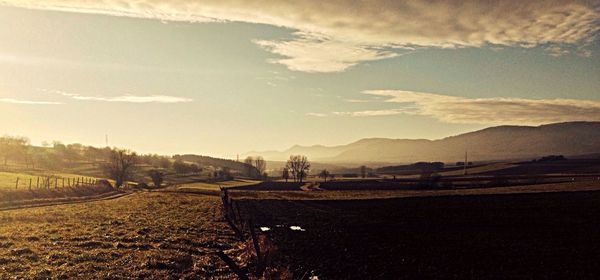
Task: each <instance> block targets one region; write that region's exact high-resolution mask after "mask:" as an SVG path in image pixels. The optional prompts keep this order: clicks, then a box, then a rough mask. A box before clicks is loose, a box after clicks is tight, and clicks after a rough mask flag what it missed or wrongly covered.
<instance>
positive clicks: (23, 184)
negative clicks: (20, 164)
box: [0, 172, 96, 189]
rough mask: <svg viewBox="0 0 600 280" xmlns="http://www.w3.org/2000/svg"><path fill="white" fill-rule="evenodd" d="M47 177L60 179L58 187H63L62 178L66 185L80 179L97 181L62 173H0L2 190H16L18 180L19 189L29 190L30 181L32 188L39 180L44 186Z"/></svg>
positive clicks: (52, 183) (0, 187)
mask: <svg viewBox="0 0 600 280" xmlns="http://www.w3.org/2000/svg"><path fill="white" fill-rule="evenodd" d="M47 177H51V178H58V186H59V187H60V186H62V178H64V179H65V184H67V182H68V181H71V182H72V181H73V180H77V179H78V178H79V179H80V180H81V178H85V179H87V180H89V179H96V178H93V177H86V176H81V175H77V174H71V173H61V172H0V189H14V188H15V186H16V183H17V178H18V179H19V185H18V189H21V188H28V187H29V181H30V180H31V184H32V187H35V186H36V184H37V180H38V178H39V180H40V184H42V182H43V180H44V179H45V178H47ZM54 183H56V180H55V181H52V182H51V185H52V186H54Z"/></svg>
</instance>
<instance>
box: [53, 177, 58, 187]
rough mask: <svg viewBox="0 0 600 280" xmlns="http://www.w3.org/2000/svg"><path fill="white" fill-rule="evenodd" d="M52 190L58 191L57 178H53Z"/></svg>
mask: <svg viewBox="0 0 600 280" xmlns="http://www.w3.org/2000/svg"><path fill="white" fill-rule="evenodd" d="M54 188H55V189H58V177H56V178H54Z"/></svg>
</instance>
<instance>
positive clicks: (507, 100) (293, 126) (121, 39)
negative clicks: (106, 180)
mask: <svg viewBox="0 0 600 280" xmlns="http://www.w3.org/2000/svg"><path fill="white" fill-rule="evenodd" d="M419 3H421V2H418V1H414V2H410V3H404V2H398V1H362V2H356V3H354V5H351V4H348V3H346V2H345V1H331V2H329V3H327V4H326V5H325V4H322V3H319V2H314V1H306V2H302V3H287V2H273V3H265V2H254V1H243V2H239V1H200V2H198V1H187V0H186V1H176V2H169V1H166V2H165V1H154V0H144V1H139V2H136V3H131V4H127V5H125V4H124V3H121V2H118V1H117V2H114V1H93V2H90V1H62V0H42V1H16V0H4V1H0V23H2V24H1V25H0V36H1V38H3V43H2V44H1V45H0V135H4V134H8V135H19V136H25V137H28V138H29V139H31V141H32V143H34V144H37V145H39V144H40V143H41V142H42V141H52V140H59V141H62V142H64V143H74V142H77V143H82V144H86V145H93V146H104V145H105V135H107V134H108V136H109V145H110V146H118V147H124V148H130V149H132V150H135V151H138V152H142V153H158V154H166V155H170V154H183V153H194V154H203V155H211V156H220V157H226V158H235V156H236V155H237V154H244V153H247V152H251V151H271V150H278V151H281V150H285V149H287V148H289V147H291V146H293V145H308V146H310V145H316V144H319V145H326V146H334V145H343V144H348V143H352V142H354V141H357V140H360V139H363V138H394V139H440V138H444V137H447V136H452V135H457V134H460V133H465V132H470V131H474V130H477V129H481V128H485V127H490V126H496V125H510V124H517V125H539V124H546V123H554V122H564V121H599V120H600V99H599V94H600V55H598V53H599V52H598V51H600V40H599V39H598V36H597V35H598V32H599V29H600V24H599V20H600V6H599V5H598V4H595V3H593V2H591V1H541V2H536V3H522V2H518V1H508V2H506V3H503V4H502V3H495V2H494V3H492V2H490V3H480V2H477V1H467V2H461V1H433V2H428V5H420V4H419ZM421 4H422V3H421ZM333 11H335V12H333ZM448 11H452V12H450V13H449V12H448ZM332 15H334V16H332Z"/></svg>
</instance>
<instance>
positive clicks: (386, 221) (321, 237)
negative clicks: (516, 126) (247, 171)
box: [238, 192, 600, 279]
mask: <svg viewBox="0 0 600 280" xmlns="http://www.w3.org/2000/svg"><path fill="white" fill-rule="evenodd" d="M238 203H239V205H240V207H241V209H242V212H243V213H246V215H249V216H251V218H252V219H254V220H255V221H256V223H257V224H258V225H259V226H261V227H266V228H269V231H267V232H266V234H267V235H268V236H270V238H271V239H273V240H274V242H275V244H276V246H277V247H278V248H279V250H280V256H281V257H280V259H278V261H279V262H280V263H282V264H286V265H289V266H290V269H291V270H292V272H293V273H294V275H312V274H314V275H318V276H321V277H322V278H324V279H390V278H394V279H439V278H444V279H496V278H500V279H505V278H523V279H534V278H539V277H540V276H541V277H542V278H551V279H565V278H569V279H583V278H588V279H589V278H593V276H594V275H597V273H598V272H600V271H599V270H598V267H597V265H596V259H597V256H598V254H600V242H599V241H598V240H597V236H599V235H600V225H599V224H598V223H597V221H598V219H599V218H600V192H569V193H535V194H504V195H475V196H473V195H466V196H435V197H413V198H398V199H379V200H377V199H375V200H373V199H370V200H300V201H298V200H286V199H277V200H264V199H263V200H256V199H243V200H238ZM249 218H250V217H249ZM291 226H297V227H299V228H301V229H302V230H290V229H289V228H290V227H291Z"/></svg>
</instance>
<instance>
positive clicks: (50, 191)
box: [0, 161, 600, 279]
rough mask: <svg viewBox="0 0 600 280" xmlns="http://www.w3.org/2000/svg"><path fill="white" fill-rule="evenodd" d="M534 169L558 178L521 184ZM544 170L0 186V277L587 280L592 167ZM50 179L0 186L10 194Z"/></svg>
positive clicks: (592, 226)
mask: <svg viewBox="0 0 600 280" xmlns="http://www.w3.org/2000/svg"><path fill="white" fill-rule="evenodd" d="M573 162H574V163H575V164H576V165H577V164H579V161H573ZM543 164H545V165H552V166H554V167H552V168H554V169H552V170H554V171H556V172H554V173H552V174H541V173H540V174H533V175H531V174H530V175H527V174H525V175H522V174H521V173H523V170H528V169H527V168H526V167H523V166H530V167H532V169H531V170H536V167H535V166H541V165H543ZM543 164H538V163H528V162H527V163H502V164H500V163H490V164H482V165H478V166H475V167H472V170H471V171H472V173H471V174H468V175H464V174H461V173H457V170H455V169H456V168H449V169H448V170H446V171H443V172H441V174H444V175H442V176H441V177H440V178H439V180H438V181H436V183H435V184H431V183H430V181H429V178H427V179H426V180H427V181H425V179H423V178H422V177H421V176H419V175H412V176H411V175H407V176H398V178H393V177H390V175H384V176H379V177H371V178H364V179H363V178H351V179H345V178H344V179H334V180H331V179H330V180H328V181H324V180H319V179H318V178H316V177H309V178H308V179H307V181H305V182H302V183H300V182H291V181H290V182H285V181H283V180H271V181H260V180H256V179H249V178H244V177H242V178H230V179H222V180H216V179H215V178H211V177H208V176H206V175H205V174H200V173H186V174H176V173H169V174H168V175H167V176H166V183H165V185H164V186H163V187H160V188H156V187H144V188H140V187H133V185H132V186H130V187H128V188H119V189H115V188H113V187H112V186H109V185H105V184H90V185H81V186H71V187H69V186H67V187H62V186H58V187H56V186H52V187H47V188H37V187H34V188H32V189H31V190H29V189H28V188H25V187H23V188H18V189H16V190H15V189H14V188H11V187H10V185H9V186H6V187H4V188H3V189H2V190H0V198H1V199H2V204H0V208H2V209H4V210H3V211H1V212H0V222H1V223H0V225H1V226H0V278H7V277H17V278H41V279H45V278H58V279H62V278H64V279H66V278H73V277H86V278H93V279H97V278H104V279H123V278H125V279H128V278H145V279H198V278H215V279H236V278H237V277H238V276H237V275H238V274H239V273H245V274H247V275H248V276H249V277H250V278H251V279H252V278H253V277H254V278H256V277H258V278H260V277H259V276H257V275H254V274H253V273H259V274H260V275H261V276H262V277H263V278H266V279H278V278H281V277H283V278H285V279H308V278H309V277H310V276H318V277H320V278H319V279H340V278H342V279H389V278H390V277H391V278H394V279H414V278H419V279H438V278H447V279H465V278H469V279H482V278H484V279H490V278H495V277H500V278H519V277H524V278H536V276H539V275H543V276H544V277H548V278H573V277H575V278H589V277H590V276H592V275H595V274H596V273H597V272H598V271H597V269H595V266H594V264H593V262H594V261H593V260H594V256H596V255H598V254H600V243H598V242H597V241H596V240H595V239H594V238H593V237H594V236H597V235H600V227H598V225H597V223H596V222H595V221H596V220H597V219H598V218H600V207H599V206H598V205H600V181H599V180H598V179H599V177H598V174H597V173H595V170H596V169H595V167H594V166H595V165H593V166H590V165H585V166H587V169H586V171H585V172H572V171H573V170H574V169H572V168H571V167H569V166H568V165H565V164H563V163H561V164H548V163H543ZM594 164H595V163H594ZM580 167H581V166H580ZM576 169H577V170H579V169H581V168H576ZM475 170H477V172H479V173H476V172H475ZM540 170H541V169H540ZM569 170H571V172H569ZM49 173H52V172H42V171H39V170H38V171H26V170H23V171H20V172H17V171H13V172H4V173H2V176H3V178H4V180H5V181H6V183H7V184H8V183H11V181H12V180H14V179H15V177H19V178H25V179H24V180H27V179H26V178H32V180H33V178H35V177H34V176H43V175H44V174H49ZM54 175H55V176H57V177H58V176H59V175H60V176H64V177H65V178H75V179H76V178H81V177H80V175H75V174H72V173H69V172H68V170H66V172H54ZM27 176H31V177H27ZM69 176H70V177H69ZM499 178H500V179H502V180H499ZM69 180H70V179H69ZM54 182H55V184H56V182H57V180H56V179H55V181H54ZM58 185H60V184H58ZM222 189H223V190H226V193H227V198H228V200H229V201H230V203H228V204H227V205H226V203H224V202H223V201H222V200H221V199H220V198H219V195H223V194H224V193H222V191H221V190H222ZM233 205H235V206H233ZM33 206H35V207H33ZM17 208H19V209H17ZM11 209H12V210H11ZM223 210H226V211H223ZM252 231H256V233H252ZM255 235H256V236H255ZM254 241H256V242H258V243H257V244H260V245H258V246H259V247H261V246H262V248H259V249H258V250H257V249H256V246H257V245H252V244H253V242H254ZM258 251H260V252H262V254H263V255H262V256H265V255H266V256H268V257H264V258H259V257H258ZM221 253H224V254H225V255H227V256H229V257H230V258H231V261H232V262H233V266H232V264H231V263H227V261H226V260H225V259H224V258H223V257H222V255H220V254H221ZM236 266H239V267H238V268H236ZM260 267H264V268H265V269H264V270H259V268H260ZM240 271H242V272H240Z"/></svg>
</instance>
